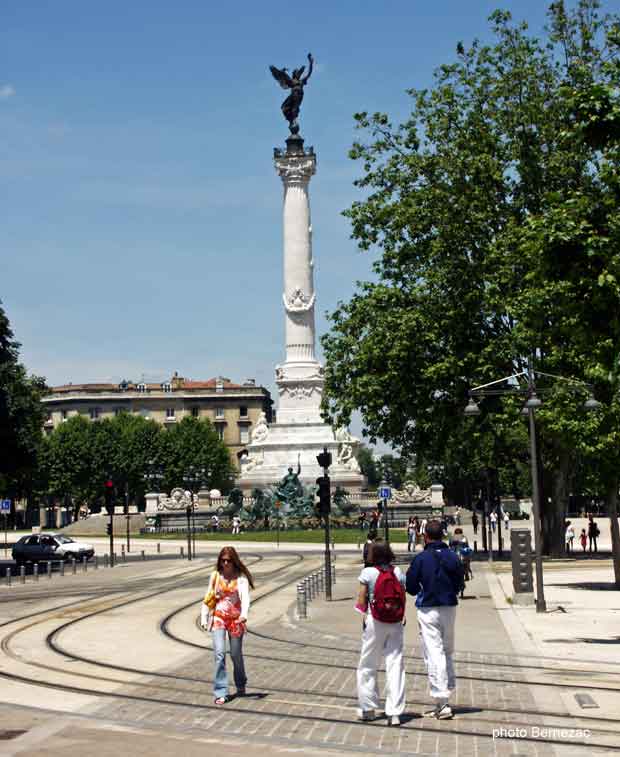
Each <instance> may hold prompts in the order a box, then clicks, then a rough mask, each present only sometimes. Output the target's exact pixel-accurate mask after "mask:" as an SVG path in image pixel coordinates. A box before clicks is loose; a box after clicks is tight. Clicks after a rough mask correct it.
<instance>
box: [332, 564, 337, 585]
mask: <svg viewBox="0 0 620 757" xmlns="http://www.w3.org/2000/svg"><path fill="white" fill-rule="evenodd" d="M335 584H336V565H335V563H332V586H334V585H335Z"/></svg>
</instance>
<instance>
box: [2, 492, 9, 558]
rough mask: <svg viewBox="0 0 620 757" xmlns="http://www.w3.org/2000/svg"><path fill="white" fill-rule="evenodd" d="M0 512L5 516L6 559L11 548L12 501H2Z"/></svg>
mask: <svg viewBox="0 0 620 757" xmlns="http://www.w3.org/2000/svg"><path fill="white" fill-rule="evenodd" d="M0 512H1V513H2V514H3V515H4V556H5V557H6V555H7V551H8V548H9V545H8V536H7V530H8V523H9V514H10V512H11V500H10V499H0Z"/></svg>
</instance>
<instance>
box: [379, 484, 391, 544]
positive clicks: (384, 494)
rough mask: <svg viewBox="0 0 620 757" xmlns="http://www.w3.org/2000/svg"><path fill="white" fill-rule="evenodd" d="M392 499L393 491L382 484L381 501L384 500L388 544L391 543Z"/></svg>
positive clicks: (380, 490)
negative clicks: (389, 515)
mask: <svg viewBox="0 0 620 757" xmlns="http://www.w3.org/2000/svg"><path fill="white" fill-rule="evenodd" d="M391 497H392V490H391V489H390V487H389V486H386V485H385V484H381V486H380V487H379V499H382V500H383V517H384V519H385V520H384V521H383V522H384V528H385V542H386V544H389V543H390V526H389V523H388V500H389V499H391Z"/></svg>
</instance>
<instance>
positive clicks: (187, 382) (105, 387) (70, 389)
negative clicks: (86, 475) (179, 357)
mask: <svg viewBox="0 0 620 757" xmlns="http://www.w3.org/2000/svg"><path fill="white" fill-rule="evenodd" d="M122 383H125V387H124V388H121V385H122ZM164 384H170V385H171V388H172V391H173V392H174V391H187V390H192V389H195V390H200V389H214V390H215V389H216V388H217V387H218V385H221V386H222V387H223V389H224V390H226V389H248V390H249V389H256V390H264V387H261V386H257V385H256V384H255V383H254V382H247V383H245V384H234V383H233V382H232V381H231V380H230V379H228V378H223V377H218V378H211V379H207V380H206V381H193V380H191V379H185V378H182V377H180V376H175V377H173V378H171V379H169V380H168V381H161V382H158V383H151V382H146V381H126V382H120V383H118V384H111V383H110V384H109V383H105V384H104V383H93V384H62V385H61V386H52V387H50V388H49V392H48V393H49V394H72V393H74V392H111V393H119V394H122V393H124V392H126V391H129V392H131V391H137V389H138V386H140V385H144V387H145V388H146V390H147V391H161V390H162V387H163V385H164Z"/></svg>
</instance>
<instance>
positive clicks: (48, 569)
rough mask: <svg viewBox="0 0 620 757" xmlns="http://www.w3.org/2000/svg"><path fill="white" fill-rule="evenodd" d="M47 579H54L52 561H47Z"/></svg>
mask: <svg viewBox="0 0 620 757" xmlns="http://www.w3.org/2000/svg"><path fill="white" fill-rule="evenodd" d="M47 577H48V578H51V577H52V561H51V560H48V561H47Z"/></svg>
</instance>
